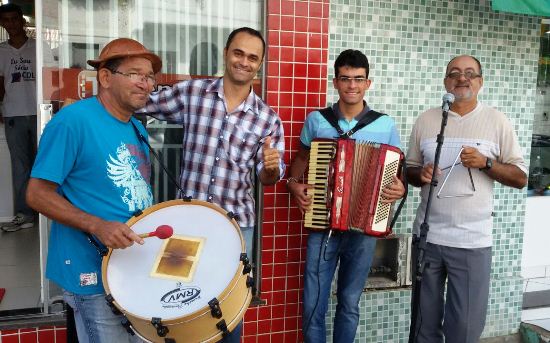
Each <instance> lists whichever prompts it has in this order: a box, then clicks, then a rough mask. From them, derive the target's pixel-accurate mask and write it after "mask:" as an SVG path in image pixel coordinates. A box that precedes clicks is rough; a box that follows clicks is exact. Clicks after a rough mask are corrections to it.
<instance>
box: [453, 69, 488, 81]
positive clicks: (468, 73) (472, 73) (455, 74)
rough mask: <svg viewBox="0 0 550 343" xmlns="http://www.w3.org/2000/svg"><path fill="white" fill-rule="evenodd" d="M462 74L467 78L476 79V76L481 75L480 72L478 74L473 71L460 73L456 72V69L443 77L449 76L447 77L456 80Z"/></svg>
mask: <svg viewBox="0 0 550 343" xmlns="http://www.w3.org/2000/svg"><path fill="white" fill-rule="evenodd" d="M462 75H464V77H465V78H466V79H467V80H473V79H476V78H478V77H481V74H478V73H476V72H473V71H467V72H464V73H461V72H458V71H453V72H452V73H449V74H447V75H445V77H446V78H449V79H453V80H458V79H460V77H461V76H462Z"/></svg>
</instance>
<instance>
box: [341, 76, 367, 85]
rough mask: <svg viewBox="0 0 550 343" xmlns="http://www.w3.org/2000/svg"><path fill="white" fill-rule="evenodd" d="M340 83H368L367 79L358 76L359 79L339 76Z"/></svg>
mask: <svg viewBox="0 0 550 343" xmlns="http://www.w3.org/2000/svg"><path fill="white" fill-rule="evenodd" d="M337 79H338V81H340V82H342V83H345V84H348V85H349V84H351V82H352V81H355V83H357V84H360V85H362V84H363V83H365V82H366V81H367V78H366V77H363V76H358V77H349V76H338V77H337Z"/></svg>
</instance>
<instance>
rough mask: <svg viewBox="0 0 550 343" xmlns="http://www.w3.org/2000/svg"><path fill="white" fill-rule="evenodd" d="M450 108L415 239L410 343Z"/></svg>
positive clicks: (444, 117) (445, 107)
mask: <svg viewBox="0 0 550 343" xmlns="http://www.w3.org/2000/svg"><path fill="white" fill-rule="evenodd" d="M449 107H450V102H449V101H445V100H444V102H443V113H442V118H441V129H440V131H439V134H438V135H437V146H436V149H435V159H434V164H433V168H434V169H433V173H432V181H431V182H430V190H429V193H428V199H427V201H426V212H425V214H424V221H423V222H422V224H421V225H420V237H413V241H414V243H416V249H417V254H416V261H415V266H416V272H415V275H414V281H413V283H414V285H413V291H412V298H411V301H412V304H411V326H410V329H409V343H414V342H416V336H417V330H416V323H417V321H418V313H419V311H420V289H421V288H422V276H423V273H424V268H425V267H428V266H429V264H426V263H425V262H424V254H425V252H426V245H427V241H426V239H427V237H428V231H430V225H429V224H428V219H429V217H430V207H431V203H432V196H433V191H434V189H435V187H437V182H438V180H437V167H438V165H439V157H440V155H441V147H442V146H443V140H444V139H445V137H444V136H443V134H444V132H445V126H447V118H448V117H449Z"/></svg>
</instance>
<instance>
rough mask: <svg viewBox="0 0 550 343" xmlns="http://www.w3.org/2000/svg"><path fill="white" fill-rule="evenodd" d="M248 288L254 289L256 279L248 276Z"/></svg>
mask: <svg viewBox="0 0 550 343" xmlns="http://www.w3.org/2000/svg"><path fill="white" fill-rule="evenodd" d="M246 287H247V288H250V287H254V278H253V277H252V276H247V277H246ZM254 292H256V291H254Z"/></svg>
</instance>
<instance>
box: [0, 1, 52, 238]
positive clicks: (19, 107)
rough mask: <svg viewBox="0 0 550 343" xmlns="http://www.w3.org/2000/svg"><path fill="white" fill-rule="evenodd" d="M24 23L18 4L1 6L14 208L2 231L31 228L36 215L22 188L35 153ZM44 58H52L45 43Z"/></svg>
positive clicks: (1, 77) (0, 58)
mask: <svg viewBox="0 0 550 343" xmlns="http://www.w3.org/2000/svg"><path fill="white" fill-rule="evenodd" d="M25 25H26V21H25V18H24V17H23V11H22V10H21V8H20V7H19V6H17V5H15V4H12V3H9V4H4V5H1V6H0V26H2V27H3V28H4V29H5V30H6V32H7V33H8V37H9V38H8V40H7V41H4V42H2V43H0V102H2V110H1V111H0V123H4V130H5V133H6V141H7V143H8V148H9V151H10V159H11V172H12V180H13V192H14V193H13V194H14V199H13V200H14V210H15V217H14V218H13V219H12V220H11V222H9V223H4V224H3V225H1V226H0V228H1V229H2V230H3V231H5V232H14V231H18V230H20V229H28V228H32V227H33V226H34V219H35V213H34V211H33V210H32V209H31V208H30V207H29V206H28V205H27V203H26V202H25V192H26V189H27V183H28V181H29V174H30V171H31V168H32V164H33V162H34V158H35V155H36V137H37V135H36V128H37V124H36V108H37V103H36V41H35V40H34V39H33V38H30V37H28V36H27V33H26V31H25ZM44 60H45V61H50V60H53V57H52V56H51V51H50V50H49V48H48V47H47V46H46V45H44Z"/></svg>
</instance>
